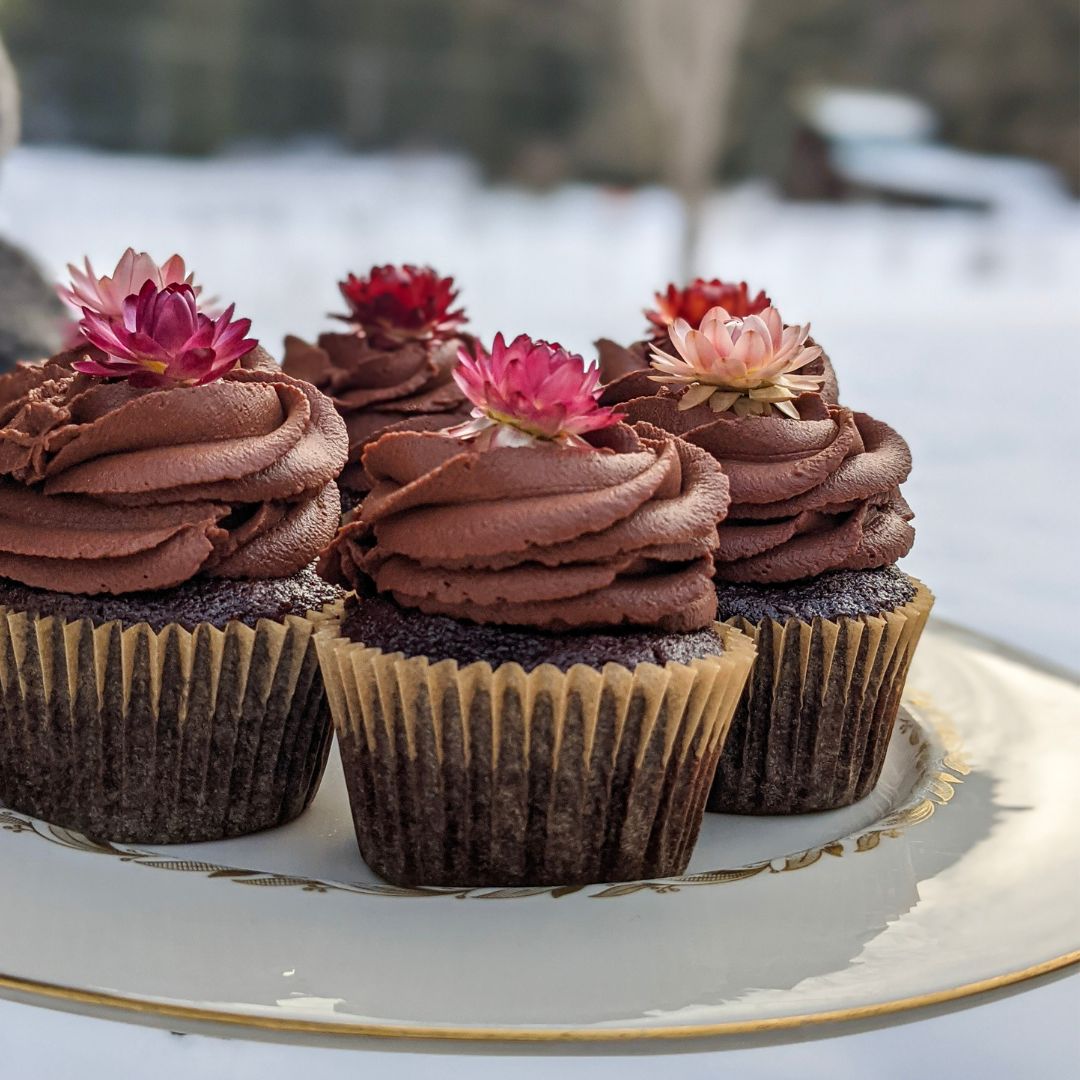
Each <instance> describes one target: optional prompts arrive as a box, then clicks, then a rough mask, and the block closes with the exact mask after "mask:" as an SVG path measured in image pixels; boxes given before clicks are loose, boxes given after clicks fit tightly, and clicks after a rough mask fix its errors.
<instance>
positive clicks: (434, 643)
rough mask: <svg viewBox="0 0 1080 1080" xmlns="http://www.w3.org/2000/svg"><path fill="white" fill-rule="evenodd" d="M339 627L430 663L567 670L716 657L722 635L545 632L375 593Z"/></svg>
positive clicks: (350, 603) (353, 602)
mask: <svg viewBox="0 0 1080 1080" xmlns="http://www.w3.org/2000/svg"><path fill="white" fill-rule="evenodd" d="M341 632H342V634H343V635H345V636H346V637H348V638H349V639H350V640H351V641H357V642H362V643H363V644H365V645H367V646H368V648H372V649H382V651H383V652H384V653H398V652H399V653H402V654H403V655H405V656H406V657H412V656H423V657H426V658H427V659H428V660H429V661H430V662H431V663H433V664H435V663H438V661H440V660H456V661H457V662H458V663H459V664H461V665H462V666H464V665H465V664H473V663H476V662H477V661H487V663H489V664H490V665H491V666H492V667H493V668H495V667H498V666H499V665H500V664H506V663H511V662H513V663H518V664H520V665H521V666H522V667H523V668H524V669H525V671H532V670H533V669H534V668H537V667H539V666H540V665H541V664H552V665H554V666H555V667H557V668H558V669H559V670H560V671H569V670H570V668H571V667H573V666H574V664H585V665H586V666H587V667H591V668H595V669H597V670H600V669H601V668H603V666H604V665H605V664H608V663H612V664H621V665H622V666H623V667H625V668H630V669H631V670H632V669H633V668H635V667H636V666H637V665H638V664H643V663H649V664H657V665H658V666H660V667H663V666H664V664H667V663H669V662H674V663H676V664H689V663H690V662H691V661H693V660H697V659H699V658H703V657H707V656H718V655H719V654H720V653H721V652H722V651H723V648H724V643H723V640H722V639H721V638H720V636H719V635H718V634H717V633H716V631H715V630H713V629H707V630H695V631H691V632H690V633H686V634H665V633H662V632H659V631H657V632H648V631H642V630H637V629H627V630H582V631H561V632H558V633H545V632H544V631H542V630H532V629H529V628H526V627H512V626H484V625H480V624H478V623H467V622H462V621H461V620H459V619H452V618H449V617H448V616H446V615H425V614H424V613H423V612H420V611H413V610H411V609H407V608H403V607H401V606H400V605H399V604H396V603H394V601H393V600H387V599H385V598H383V597H380V596H375V597H362V598H359V599H358V598H357V597H355V596H350V597H348V598H347V599H346V601H345V617H344V621H343V623H342V627H341Z"/></svg>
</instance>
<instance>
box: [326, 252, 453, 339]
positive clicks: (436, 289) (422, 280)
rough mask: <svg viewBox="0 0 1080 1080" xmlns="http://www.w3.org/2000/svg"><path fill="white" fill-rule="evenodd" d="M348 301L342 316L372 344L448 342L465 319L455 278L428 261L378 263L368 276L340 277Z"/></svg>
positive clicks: (341, 317)
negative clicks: (422, 263)
mask: <svg viewBox="0 0 1080 1080" xmlns="http://www.w3.org/2000/svg"><path fill="white" fill-rule="evenodd" d="M338 288H339V289H340V290H341V295H342V296H343V297H344V298H345V300H346V302H347V303H348V305H349V313H348V314H347V315H339V316H338V318H340V319H344V320H345V321H346V322H350V323H354V324H355V325H356V327H357V328H358V329H359V330H361V331H362V332H363V334H364V336H365V337H367V338H368V339H369V340H370V341H371V343H372V344H373V345H375V346H376V347H378V348H395V347H396V346H399V345H402V344H404V343H406V342H409V341H446V340H447V339H449V338H452V337H456V336H457V334H458V332H459V331H460V329H461V327H462V325H463V324H464V322H465V311H464V309H462V308H456V309H454V310H451V306H452V305H453V303H454V301H455V300H456V299H457V295H458V294H457V290H456V289H455V288H454V279H453V278H452V277H439V275H438V274H437V273H436V272H435V271H434V270H432V269H431V267H430V266H409V265H405V266H374V267H372V269H371V273H369V274H368V276H367V277H357V276H356V275H355V274H350V275H349V276H348V277H347V278H346V279H345V280H344V281H342V282H339V284H338Z"/></svg>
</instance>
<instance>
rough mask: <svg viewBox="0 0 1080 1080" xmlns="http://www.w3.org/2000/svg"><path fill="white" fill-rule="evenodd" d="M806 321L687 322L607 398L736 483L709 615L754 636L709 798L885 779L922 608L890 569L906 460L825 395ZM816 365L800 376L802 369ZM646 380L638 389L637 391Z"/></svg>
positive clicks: (841, 793)
mask: <svg viewBox="0 0 1080 1080" xmlns="http://www.w3.org/2000/svg"><path fill="white" fill-rule="evenodd" d="M808 330H809V328H808V327H798V326H785V325H784V324H783V322H782V320H781V318H780V316H779V314H778V313H777V312H776V311H775V309H772V308H768V309H766V310H764V311H762V312H761V313H760V314H757V315H749V316H746V317H745V318H741V319H740V318H733V317H731V316H730V315H729V313H728V312H726V311H724V310H723V309H714V310H713V311H710V312H709V313H708V314H707V315H706V316H705V317H704V319H703V320H702V322H701V327H700V329H699V330H693V329H691V328H690V326H689V325H688V324H687V323H686V322H685V321H681V320H677V321H676V322H675V323H674V324H673V325H672V328H671V331H670V337H671V344H672V346H673V349H672V351H671V352H670V353H665V352H663V351H662V350H660V349H659V348H657V347H655V346H654V347H653V368H654V370H653V371H652V373H651V374H650V375H647V376H645V375H642V376H641V377H640V378H637V377H627V376H621V377H617V378H616V379H615V380H614V381H613V382H612V383H610V384H609V385H608V386H607V387H606V388H605V391H604V395H603V398H602V400H604V401H605V402H606V403H608V404H615V403H621V404H622V407H623V408H624V409H625V410H626V412H627V415H628V417H629V418H630V419H632V420H636V421H639V422H647V423H650V424H653V425H656V426H657V427H659V428H662V429H663V430H665V431H669V432H672V433H673V434H676V435H678V436H680V437H681V438H683V439H685V440H686V441H688V442H690V443H692V444H693V445H695V446H699V447H701V448H702V449H704V450H707V451H708V452H709V453H710V454H711V455H712V456H713V457H714V458H715V459H716V460H717V461H718V462H720V464H721V465H722V466H723V469H724V472H725V474H726V475H727V477H728V480H729V482H730V485H731V507H730V509H729V511H728V516H727V518H726V519H725V521H724V522H723V524H722V525H721V527H720V529H719V546H718V548H717V550H716V554H715V563H716V589H717V596H718V611H719V617H720V618H721V619H724V620H726V621H727V622H728V623H729V624H730V625H734V626H738V627H739V628H740V629H742V630H743V631H744V632H746V633H747V634H749V635H751V636H752V637H753V638H754V639H755V642H756V644H757V650H758V659H757V662H756V665H755V668H754V673H753V675H752V677H751V680H750V683H749V685H748V687H747V691H746V694H745V696H744V699H743V701H742V702H741V703H740V705H739V708H738V710H737V712H736V715H735V718H734V720H733V722H732V726H731V732H730V735H729V738H728V741H727V744H726V748H725V750H724V754H723V756H722V758H721V761H720V765H719V768H718V771H717V778H716V783H715V785H714V787H713V791H712V794H711V796H710V799H709V809H710V810H715V811H720V812H728V813H746V814H787V813H799V812H806V811H816V810H828V809H833V808H836V807H840V806H846V805H848V804H850V803H852V802H855V801H856V800H858V799H861V798H863V797H864V796H866V795H867V794H869V792H870V791H871V789H872V788H873V786H874V785H875V784H876V783H877V780H878V777H879V775H880V773H881V767H882V765H883V763H884V758H885V751H886V749H887V747H888V742H889V737H890V735H891V733H892V728H893V724H894V722H895V719H896V714H897V710H898V708H899V703H900V695H901V692H902V690H903V687H904V681H905V678H906V676H907V671H908V666H909V664H910V662H911V657H912V654H913V652H914V649H915V646H916V644H917V643H918V640H919V636H920V634H921V632H922V629H923V626H924V625H925V622H926V619H927V616H928V614H929V611H930V607H931V604H932V602H933V601H932V597H931V595H930V593H929V591H928V590H927V589H926V587H925V586H924V585H922V584H921V583H920V582H918V581H916V580H915V579H914V578H910V577H908V576H907V575H905V574H903V573H901V572H900V571H899V570H897V569H895V567H894V564H895V563H896V561H897V560H898V559H900V558H902V557H903V556H904V555H906V554H907V552H908V551H909V550H910V548H911V544H912V541H913V538H914V532H913V530H912V528H911V525H910V519H911V516H912V515H911V510H910V509H909V507H908V505H907V503H906V502H905V501H904V498H903V496H902V495H901V494H900V490H899V487H900V484H901V483H902V482H903V481H904V480H905V479H906V478H907V475H908V472H909V471H910V468H911V456H910V453H909V451H908V447H907V444H906V443H905V442H904V440H903V439H902V438H901V437H900V436H899V435H898V434H897V433H896V432H895V431H893V430H892V428H890V427H888V426H887V425H886V424H883V423H881V422H880V421H878V420H875V419H873V418H872V417H870V416H867V415H866V414H864V413H853V412H852V411H851V410H850V409H847V408H844V407H843V406H840V405H837V404H834V403H831V402H829V401H827V400H825V398H824V397H823V396H822V394H821V393H819V392H817V390H818V388H820V386H821V385H822V384H824V382H825V379H826V376H825V374H824V373H823V372H818V373H813V368H812V364H813V362H814V361H815V360H816V359H818V358H819V357H818V354H819V352H820V350H819V349H818V347H816V346H812V345H810V344H809V340H810V339H809V338H808ZM808 373H810V374H808ZM642 391H644V393H642Z"/></svg>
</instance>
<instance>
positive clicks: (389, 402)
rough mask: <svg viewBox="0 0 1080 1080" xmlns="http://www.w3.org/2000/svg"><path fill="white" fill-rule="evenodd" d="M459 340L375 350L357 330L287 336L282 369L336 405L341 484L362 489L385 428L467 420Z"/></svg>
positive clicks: (426, 426) (435, 426)
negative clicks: (366, 458)
mask: <svg viewBox="0 0 1080 1080" xmlns="http://www.w3.org/2000/svg"><path fill="white" fill-rule="evenodd" d="M464 341H465V339H464V338H458V337H455V338H451V339H449V340H446V341H421V340H416V341H407V342H405V343H403V344H401V345H398V346H396V347H393V348H390V347H380V346H379V345H377V344H373V343H372V342H371V340H370V339H368V338H365V337H364V336H363V335H362V334H359V333H356V332H355V331H354V332H352V333H324V334H320V335H319V338H318V343H317V344H315V345H311V344H309V343H308V342H306V341H303V340H301V339H300V338H298V337H294V336H292V335H290V336H289V337H287V338H286V339H285V358H284V360H283V361H282V368H283V369H284V370H285V371H286V372H287V373H288V374H290V375H292V376H294V377H295V378H298V379H304V380H306V381H307V382H310V383H313V384H314V385H315V386H317V387H318V388H319V389H320V390H321V391H322V392H323V393H325V394H326V395H327V396H328V397H330V398H331V400H332V401H333V402H334V404H335V406H336V407H337V409H338V411H339V412H340V413H341V415H342V416H343V417H344V419H345V427H346V429H347V431H348V434H349V462H348V464H347V465H346V467H345V470H344V471H343V472H342V474H341V483H342V485H343V486H346V487H349V488H351V489H353V490H356V491H366V490H367V481H366V479H365V477H364V470H363V466H362V464H361V457H362V456H363V452H364V448H365V447H366V446H367V445H368V444H369V443H371V442H372V441H374V440H375V439H377V438H378V437H379V435H381V434H382V433H383V432H385V431H390V430H394V431H436V430H439V429H441V428H445V427H450V426H451V425H453V424H456V423H460V422H462V421H463V420H466V419H467V418H468V416H469V405H468V403H467V402H466V400H465V395H464V394H463V393H462V392H461V391H460V390H459V389H458V387H457V385H456V384H455V383H454V381H453V379H452V378H451V372H452V370H453V368H454V365H455V364H456V362H457V352H458V349H459V348H460V347H461V345H462V344H463V343H464Z"/></svg>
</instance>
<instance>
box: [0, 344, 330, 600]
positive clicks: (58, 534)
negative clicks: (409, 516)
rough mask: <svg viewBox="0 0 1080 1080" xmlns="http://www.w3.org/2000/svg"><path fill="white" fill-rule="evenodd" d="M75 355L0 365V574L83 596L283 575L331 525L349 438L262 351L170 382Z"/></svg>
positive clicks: (309, 390)
mask: <svg viewBox="0 0 1080 1080" xmlns="http://www.w3.org/2000/svg"><path fill="white" fill-rule="evenodd" d="M257 352H259V353H261V352H262V350H257ZM71 355H72V354H67V355H62V356H60V357H57V358H55V359H54V360H52V361H49V362H47V363H45V364H43V365H41V366H39V367H26V368H22V369H20V370H17V371H15V372H13V373H11V374H10V375H7V376H4V377H3V378H0V576H3V577H8V578H11V579H14V580H16V581H20V582H22V583H23V584H25V585H30V586H35V587H40V588H48V589H53V590H55V591H62V592H73V593H84V594H91V595H92V594H99V593H111V594H123V593H129V592H139V591H143V590H151V589H162V588H168V587H170V586H173V585H178V584H180V583H182V582H185V581H188V580H189V579H191V578H193V577H196V576H209V577H234V578H275V577H287V576H289V575H291V574H293V573H295V572H297V571H299V570H301V569H302V568H303V567H305V566H307V565H308V564H309V563H310V562H311V561H312V560H313V559H314V558H315V557H316V556H317V554H318V553H319V551H320V550H321V549H322V548H323V547H324V546H325V545H326V544H327V543H328V542H329V541H330V539H331V538H332V537H333V534H334V530H335V526H336V524H337V520H338V515H339V512H340V511H339V501H338V494H337V487H336V485H335V483H334V479H335V477H336V475H337V473H338V472H339V471H340V469H341V467H342V465H343V464H344V461H345V455H346V452H347V441H346V435H345V431H344V425H343V424H342V421H341V419H340V417H338V416H337V414H336V412H335V411H334V409H333V407H332V405H331V403H330V402H329V400H328V399H327V398H325V397H324V396H323V395H322V394H320V393H319V392H318V391H317V390H315V389H314V387H312V386H309V385H307V384H306V383H303V382H300V381H298V380H296V379H293V378H290V377H289V376H288V375H284V374H282V373H281V372H280V371H279V370H277V369H276V367H274V366H272V364H271V363H270V362H269V358H268V357H266V356H265V354H263V355H262V356H256V357H254V358H253V360H252V361H251V362H250V363H249V364H248V365H246V366H245V367H244V368H237V369H234V370H233V371H231V372H229V373H228V374H226V375H225V376H224V377H223V378H221V379H218V380H217V381H215V382H212V383H208V384H206V385H203V386H192V387H178V388H170V389H162V388H141V389H140V388H137V387H134V386H132V385H131V384H130V383H128V382H126V381H103V380H101V379H98V378H94V377H91V376H88V375H85V374H80V373H78V372H76V371H74V370H73V369H72V368H71V366H70V362H71Z"/></svg>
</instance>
